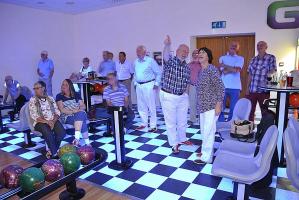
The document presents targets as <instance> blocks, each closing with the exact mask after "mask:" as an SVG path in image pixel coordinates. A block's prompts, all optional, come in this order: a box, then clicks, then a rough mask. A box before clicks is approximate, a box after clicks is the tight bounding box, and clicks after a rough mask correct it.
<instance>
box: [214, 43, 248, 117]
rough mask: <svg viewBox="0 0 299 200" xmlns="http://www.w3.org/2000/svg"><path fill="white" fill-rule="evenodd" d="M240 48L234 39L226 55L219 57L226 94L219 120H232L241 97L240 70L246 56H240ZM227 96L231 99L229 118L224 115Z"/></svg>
mask: <svg viewBox="0 0 299 200" xmlns="http://www.w3.org/2000/svg"><path fill="white" fill-rule="evenodd" d="M239 49H240V45H239V43H238V42H236V41H233V42H231V43H230V45H229V49H228V52H227V54H226V55H224V56H221V57H220V58H219V63H220V70H221V72H222V81H223V83H224V86H225V95H224V99H223V104H222V106H223V109H222V113H221V114H220V116H219V121H230V120H231V118H232V116H233V111H234V108H235V105H236V103H237V101H238V100H239V97H240V91H241V89H242V86H241V78H240V72H241V70H242V68H243V65H244V57H242V56H239V55H238V54H237V52H238V51H239ZM227 98H229V99H230V105H229V114H228V118H227V119H225V117H224V110H225V108H226V107H225V106H226V100H227Z"/></svg>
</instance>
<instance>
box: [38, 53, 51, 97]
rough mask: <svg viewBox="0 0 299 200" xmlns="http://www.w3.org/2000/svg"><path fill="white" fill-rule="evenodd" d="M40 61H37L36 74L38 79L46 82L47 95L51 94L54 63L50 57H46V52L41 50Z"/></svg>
mask: <svg viewBox="0 0 299 200" xmlns="http://www.w3.org/2000/svg"><path fill="white" fill-rule="evenodd" d="M40 57H41V59H40V61H39V62H38V67H37V74H38V76H39V80H40V81H43V82H45V83H46V87H47V88H46V90H47V93H48V95H49V96H53V94H52V77H53V75H54V64H53V61H52V60H51V59H49V58H48V52H47V51H42V52H41V54H40Z"/></svg>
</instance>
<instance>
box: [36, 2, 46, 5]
mask: <svg viewBox="0 0 299 200" xmlns="http://www.w3.org/2000/svg"><path fill="white" fill-rule="evenodd" d="M36 3H37V4H39V5H42V4H45V2H43V1H38V2H36Z"/></svg>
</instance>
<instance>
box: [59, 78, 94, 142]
mask: <svg viewBox="0 0 299 200" xmlns="http://www.w3.org/2000/svg"><path fill="white" fill-rule="evenodd" d="M56 102H57V105H58V108H59V110H60V112H61V116H60V121H61V122H62V123H64V124H71V125H73V126H74V127H75V139H74V140H73V145H75V146H78V145H79V141H80V135H81V134H82V136H83V138H84V142H85V144H86V145H90V141H89V138H88V128H87V124H86V120H87V114H86V112H85V108H86V107H85V104H84V102H83V101H82V98H81V96H80V94H78V93H76V92H75V89H74V86H73V82H72V81H71V80H70V79H65V80H64V81H63V82H62V85H61V93H59V94H57V96H56Z"/></svg>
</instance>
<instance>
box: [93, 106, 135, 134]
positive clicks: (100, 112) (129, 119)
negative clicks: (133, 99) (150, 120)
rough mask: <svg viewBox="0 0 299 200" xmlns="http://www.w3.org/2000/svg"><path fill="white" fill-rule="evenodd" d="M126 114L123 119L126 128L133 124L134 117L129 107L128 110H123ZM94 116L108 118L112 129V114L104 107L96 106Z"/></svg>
mask: <svg viewBox="0 0 299 200" xmlns="http://www.w3.org/2000/svg"><path fill="white" fill-rule="evenodd" d="M124 114H125V115H127V118H126V119H125V128H126V129H127V130H128V129H129V128H130V127H131V126H132V125H133V120H134V118H135V114H134V111H133V110H132V109H131V108H130V107H129V108H128V110H126V111H125V112H124ZM96 117H97V118H109V120H110V123H111V126H112V131H114V121H113V116H112V114H109V113H108V111H107V109H106V108H97V109H96Z"/></svg>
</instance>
